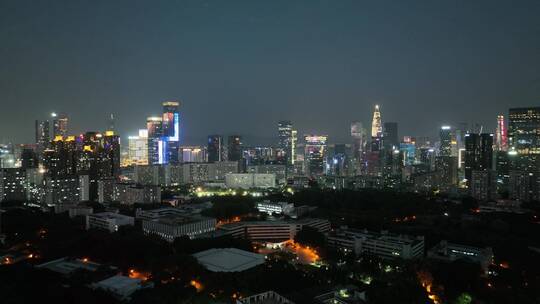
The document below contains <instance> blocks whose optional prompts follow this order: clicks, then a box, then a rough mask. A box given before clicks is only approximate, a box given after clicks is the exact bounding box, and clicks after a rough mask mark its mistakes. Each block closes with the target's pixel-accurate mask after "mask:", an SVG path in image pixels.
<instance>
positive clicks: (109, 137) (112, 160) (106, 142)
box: [100, 131, 120, 178]
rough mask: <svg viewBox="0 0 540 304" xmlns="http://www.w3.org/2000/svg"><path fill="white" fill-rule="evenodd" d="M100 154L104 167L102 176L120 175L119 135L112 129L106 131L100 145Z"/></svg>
mask: <svg viewBox="0 0 540 304" xmlns="http://www.w3.org/2000/svg"><path fill="white" fill-rule="evenodd" d="M101 149H102V156H101V157H100V159H101V161H102V163H103V165H104V166H105V168H104V169H103V173H102V174H101V176H102V177H115V178H116V177H118V176H120V136H118V135H116V134H114V131H106V132H105V135H104V136H103V144H102V145H101Z"/></svg>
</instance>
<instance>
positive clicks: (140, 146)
mask: <svg viewBox="0 0 540 304" xmlns="http://www.w3.org/2000/svg"><path fill="white" fill-rule="evenodd" d="M127 164H129V165H148V130H147V129H141V130H139V135H138V136H129V137H128V161H127Z"/></svg>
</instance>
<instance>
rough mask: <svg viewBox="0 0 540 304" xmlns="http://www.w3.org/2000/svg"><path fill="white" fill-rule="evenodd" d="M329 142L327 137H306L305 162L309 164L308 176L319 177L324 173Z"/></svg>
mask: <svg viewBox="0 0 540 304" xmlns="http://www.w3.org/2000/svg"><path fill="white" fill-rule="evenodd" d="M327 140H328V136H327V135H311V134H309V135H304V141H305V150H304V160H305V161H306V162H307V171H308V172H307V173H308V175H310V176H317V175H321V174H323V173H324V160H325V158H326V144H327Z"/></svg>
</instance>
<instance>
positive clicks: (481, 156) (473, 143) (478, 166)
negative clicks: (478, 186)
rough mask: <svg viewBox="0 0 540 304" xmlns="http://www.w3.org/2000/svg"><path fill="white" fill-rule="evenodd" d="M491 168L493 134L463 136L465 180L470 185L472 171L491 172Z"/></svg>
mask: <svg viewBox="0 0 540 304" xmlns="http://www.w3.org/2000/svg"><path fill="white" fill-rule="evenodd" d="M492 166H493V134H488V133H483V134H475V133H468V134H466V135H465V179H467V184H470V181H471V178H472V173H473V171H485V170H491V169H492Z"/></svg>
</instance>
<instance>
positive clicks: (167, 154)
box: [160, 101, 180, 164]
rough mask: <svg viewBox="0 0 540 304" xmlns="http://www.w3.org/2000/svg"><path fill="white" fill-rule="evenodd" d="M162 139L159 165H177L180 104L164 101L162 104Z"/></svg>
mask: <svg viewBox="0 0 540 304" xmlns="http://www.w3.org/2000/svg"><path fill="white" fill-rule="evenodd" d="M162 105H163V118H162V123H163V127H162V130H163V138H162V140H161V141H162V144H161V145H162V147H161V149H162V159H161V162H160V163H161V164H169V163H170V164H178V163H179V158H178V149H179V147H180V112H179V107H180V103H179V102H177V101H166V102H164V103H163V104H162Z"/></svg>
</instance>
